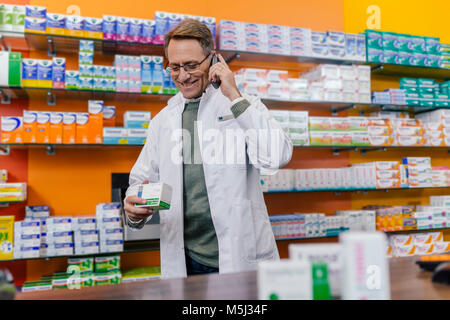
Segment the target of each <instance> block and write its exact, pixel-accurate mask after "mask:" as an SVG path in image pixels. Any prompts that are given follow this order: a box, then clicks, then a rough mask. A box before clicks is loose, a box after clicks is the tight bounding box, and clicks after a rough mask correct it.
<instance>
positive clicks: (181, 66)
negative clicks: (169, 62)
mask: <svg viewBox="0 0 450 320" xmlns="http://www.w3.org/2000/svg"><path fill="white" fill-rule="evenodd" d="M211 53H212V52H210V53H209V54H208V55H207V56H206V57H205V59H203V60H202V61H200V62H192V63H187V64H183V65H180V66H176V68H177V70H174V69H173V68H172V67H170V66H167V67H166V71H168V72H170V73H174V74H179V73H180V71H181V68H183V69H184V71H185V72H186V73H189V74H192V73H194V72H195V71H198V67H200V65H201V64H202V63H203V62H205V61H206V60H207V59H208V58H209V57H210V56H211ZM186 66H191V67H192V66H194V68H195V69H194V70H190V71H188V70H186Z"/></svg>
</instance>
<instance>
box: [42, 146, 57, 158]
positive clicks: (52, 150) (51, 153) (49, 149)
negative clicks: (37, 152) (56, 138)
mask: <svg viewBox="0 0 450 320" xmlns="http://www.w3.org/2000/svg"><path fill="white" fill-rule="evenodd" d="M45 153H46V154H47V155H48V156H54V155H55V154H56V150H55V146H53V145H48V146H47V147H45Z"/></svg>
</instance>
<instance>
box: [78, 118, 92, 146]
mask: <svg viewBox="0 0 450 320" xmlns="http://www.w3.org/2000/svg"><path fill="white" fill-rule="evenodd" d="M89 122H90V120H89V113H84V112H78V113H77V129H76V138H75V143H80V144H86V143H89Z"/></svg>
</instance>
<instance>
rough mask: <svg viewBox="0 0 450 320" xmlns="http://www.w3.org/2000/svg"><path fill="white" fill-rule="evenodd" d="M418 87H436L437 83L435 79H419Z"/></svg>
mask: <svg viewBox="0 0 450 320" xmlns="http://www.w3.org/2000/svg"><path fill="white" fill-rule="evenodd" d="M417 85H418V86H419V87H422V86H425V87H433V86H434V85H435V81H434V79H427V78H419V79H417Z"/></svg>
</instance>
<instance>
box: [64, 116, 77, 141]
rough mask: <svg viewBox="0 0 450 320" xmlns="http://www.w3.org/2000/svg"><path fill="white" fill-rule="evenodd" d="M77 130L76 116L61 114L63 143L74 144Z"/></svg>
mask: <svg viewBox="0 0 450 320" xmlns="http://www.w3.org/2000/svg"><path fill="white" fill-rule="evenodd" d="M76 128H77V114H76V113H74V112H64V113H63V143H70V144H72V143H75V136H76Z"/></svg>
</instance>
